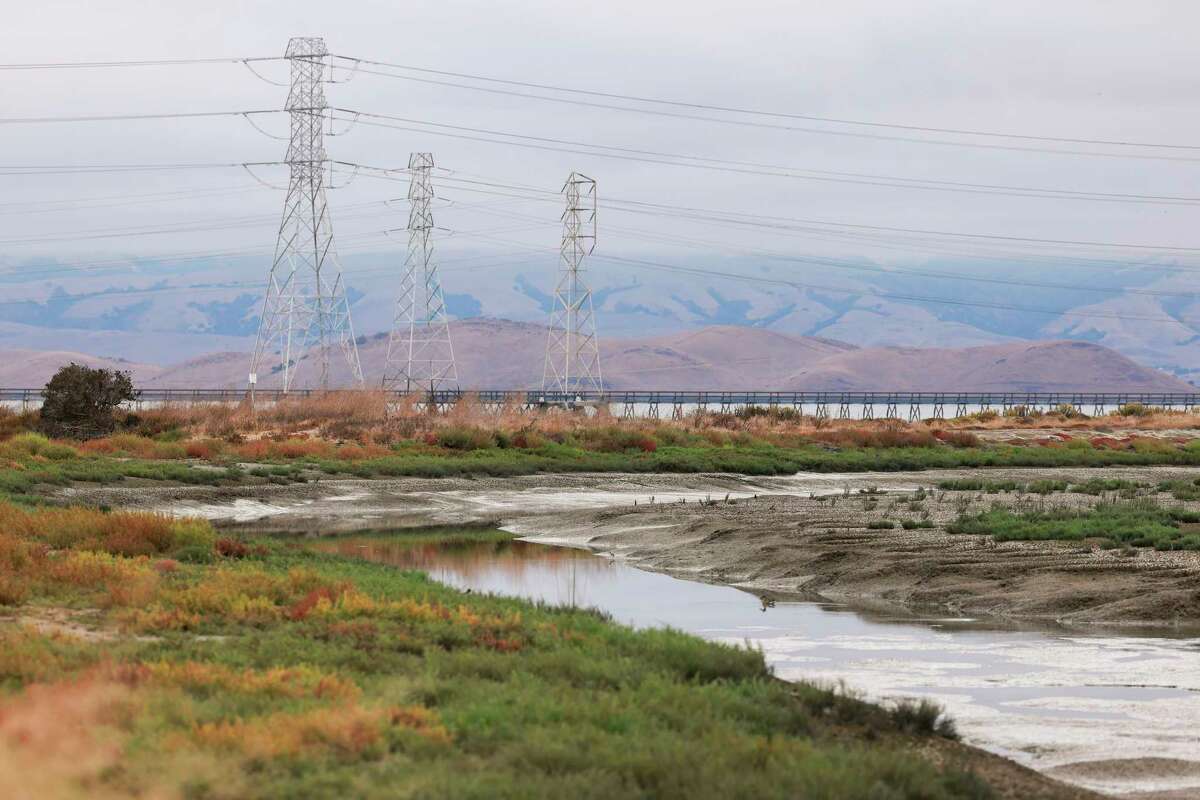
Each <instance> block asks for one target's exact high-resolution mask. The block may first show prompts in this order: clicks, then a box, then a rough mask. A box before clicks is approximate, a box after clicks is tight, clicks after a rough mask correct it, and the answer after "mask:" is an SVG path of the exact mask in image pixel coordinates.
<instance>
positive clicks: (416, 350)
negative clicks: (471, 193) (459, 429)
mask: <svg viewBox="0 0 1200 800" xmlns="http://www.w3.org/2000/svg"><path fill="white" fill-rule="evenodd" d="M408 169H409V173H410V176H411V177H410V182H409V184H408V200H409V211H408V255H407V256H406V257H405V259H404V278H403V280H401V282H400V293H399V295H398V296H397V298H396V313H395V316H394V317H393V319H392V332H391V335H390V336H389V337H388V350H387V361H386V362H385V363H384V367H383V387H384V388H385V389H402V390H404V391H406V392H412V391H428V392H436V391H440V390H442V389H457V388H458V368H457V367H456V366H455V364H454V346H453V345H452V344H451V342H450V326H449V324H448V323H447V320H446V302H445V299H444V298H443V296H442V284H441V282H440V281H439V280H438V272H437V262H435V261H434V259H433V239H432V232H433V209H432V207H431V204H432V201H433V183H432V181H430V172H431V171H432V170H433V154H432V153H413V154H412V155H410V156H409V159H408Z"/></svg>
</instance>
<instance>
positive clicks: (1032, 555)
mask: <svg viewBox="0 0 1200 800" xmlns="http://www.w3.org/2000/svg"><path fill="white" fill-rule="evenodd" d="M977 474H978V473H977V471H975V470H935V471H928V470H927V471H921V472H908V473H904V472H887V473H846V474H826V473H822V474H800V475H796V476H787V477H776V478H767V477H759V476H741V475H732V474H695V475H674V474H588V473H576V474H565V475H564V474H545V475H527V476H519V477H509V478H396V479H333V480H322V481H319V482H313V483H306V484H290V485H266V486H261V485H259V486H230V487H195V486H172V487H163V486H154V487H148V486H136V487H135V486H119V487H109V486H105V487H72V488H70V489H65V490H60V491H59V492H57V493H56V496H57V497H59V498H61V499H64V500H69V501H70V502H76V503H77V502H83V503H88V504H93V505H108V506H113V507H118V506H119V507H123V508H138V509H142V510H153V511H165V512H168V513H172V514H176V515H189V514H190V515H197V516H204V517H207V518H209V519H211V520H212V521H213V522H214V523H216V524H218V525H220V526H221V527H223V528H227V529H230V530H239V529H253V530H259V531H264V530H270V531H272V532H277V533H286V532H289V531H290V532H297V533H298V532H312V531H317V532H319V533H320V534H336V533H349V532H354V531H362V530H367V529H371V528H379V529H383V528H389V527H392V528H400V527H420V526H425V525H461V524H481V523H490V524H497V525H503V526H504V527H505V528H506V529H509V530H512V531H514V532H516V533H518V534H519V535H521V536H526V537H530V538H531V539H533V540H535V541H543V542H553V543H559V544H568V545H572V546H577V547H585V548H587V549H591V550H595V551H599V552H604V553H609V554H612V555H616V556H618V557H620V558H622V559H627V560H629V561H630V562H631V563H634V564H635V565H637V566H639V567H641V568H644V569H650V570H655V571H662V572H667V573H670V574H673V575H676V576H677V577H682V578H687V579H691V580H701V581H705V582H709V583H718V584H725V585H732V586H735V587H737V588H740V589H743V590H746V591H750V592H753V593H755V594H760V595H764V596H773V597H777V598H780V599H782V598H784V597H790V598H803V599H809V600H817V601H822V600H824V601H827V602H834V603H849V604H851V605H862V606H866V607H868V608H869V607H870V606H872V605H883V606H885V607H890V608H893V609H896V610H897V611H904V612H909V613H917V614H920V613H929V612H931V611H932V612H934V613H938V612H942V613H944V612H947V611H948V612H952V613H955V614H960V615H964V614H965V615H977V616H986V617H989V618H993V619H996V620H997V621H1004V620H1012V621H1014V622H1016V621H1024V622H1030V621H1032V622H1041V623H1049V624H1062V625H1066V626H1069V627H1081V626H1082V627H1092V626H1104V627H1110V628H1111V627H1122V628H1144V629H1155V632H1158V631H1160V630H1163V631H1170V630H1173V629H1189V628H1192V627H1196V628H1200V591H1197V590H1196V589H1195V586H1196V585H1197V582H1198V581H1200V552H1194V551H1170V552H1159V551H1155V550H1152V549H1146V548H1139V549H1138V550H1137V551H1136V554H1135V555H1133V556H1130V554H1129V553H1128V552H1125V553H1121V552H1120V551H1114V550H1102V549H1100V548H1099V547H1098V546H1096V545H1095V544H1094V543H1088V542H1070V541H1066V542H1064V541H1015V542H1002V543H998V542H993V541H992V540H991V538H990V537H983V536H969V535H962V534H949V533H946V532H945V530H944V526H945V524H946V523H947V522H948V521H949V520H950V519H952V518H953V517H954V516H955V515H956V514H957V513H958V512H959V511H961V510H962V509H963V508H972V509H979V508H984V507H987V506H989V505H991V504H993V503H1001V504H1012V503H1014V502H1017V496H1016V495H1013V494H1011V493H1010V494H982V493H980V492H973V491H969V492H956V491H940V490H937V491H932V492H931V491H930V489H931V487H934V486H936V484H937V482H938V481H939V480H945V479H948V478H957V477H968V476H973V475H977ZM1194 474H1195V471H1194V470H1187V469H1181V468H1171V467H1139V468H1124V469H1109V470H1106V471H1105V477H1113V478H1116V477H1120V478H1126V479H1132V480H1146V481H1150V482H1154V481H1158V480H1163V479H1167V478H1172V477H1178V476H1181V475H1189V476H1192V475H1194ZM1094 475H1095V473H1094V471H1092V470H1089V469H1088V468H1080V469H1073V470H1072V469H1058V468H1054V469H1049V468H1020V469H995V470H989V471H988V476H989V478H994V479H1017V480H1032V479H1038V478H1047V477H1055V478H1071V477H1072V476H1075V477H1084V478H1086V477H1093V476H1094ZM922 488H924V489H925V490H926V492H927V493H928V499H926V500H924V501H922V503H921V511H920V512H919V513H920V514H922V515H924V516H925V517H926V518H927V519H928V520H929V521H930V522H931V523H932V524H933V525H934V527H932V528H928V529H918V530H904V529H901V528H899V527H897V528H894V529H890V530H870V529H868V528H867V524H868V522H869V520H870V519H873V518H878V517H879V516H880V513H881V512H879V511H878V510H877V509H876V506H877V504H878V503H880V502H888V503H892V504H893V507H895V506H897V505H903V503H904V498H905V497H906V496H908V495H909V494H911V493H912V492H915V491H919V490H920V489H922ZM859 492H868V493H869V494H865V495H864V494H859ZM1056 497H1059V496H1057V495H1056ZM650 498H653V502H652V503H650V502H649V501H650ZM1097 500H1098V498H1097V497H1093V496H1086V495H1074V494H1071V495H1063V496H1062V497H1061V499H1060V502H1065V503H1068V504H1072V503H1073V504H1075V505H1088V504H1092V503H1095V502H1096V501H1097ZM1183 505H1186V504H1183ZM1195 505H1197V507H1200V504H1195ZM917 513H918V512H916V511H909V510H908V509H907V508H901V509H900V510H898V511H896V512H895V514H894V516H895V517H896V518H897V519H899V518H902V517H903V518H910V517H911V518H915V516H916V514H917Z"/></svg>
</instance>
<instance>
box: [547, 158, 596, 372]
mask: <svg viewBox="0 0 1200 800" xmlns="http://www.w3.org/2000/svg"><path fill="white" fill-rule="evenodd" d="M562 193H563V195H564V196H565V197H566V201H567V207H566V210H564V211H563V215H562V221H563V236H562V247H561V256H560V258H559V265H560V269H559V279H558V286H557V287H555V289H554V308H553V310H552V311H551V312H550V332H549V338H548V339H547V342H546V363H545V366H544V367H543V369H542V391H544V392H556V393H560V394H563V395H569V394H574V393H576V392H581V391H595V392H599V391H603V389H604V381H603V379H602V378H601V375H600V347H599V342H598V341H597V339H596V315H595V312H594V311H593V309H592V290H591V289H589V288H588V286H587V284H586V283H585V282H584V280H583V276H582V273H583V260H584V258H585V257H586V256H588V255H591V253H592V251H593V250H594V249H595V247H596V182H595V181H594V180H592V179H591V178H589V177H587V176H586V175H581V174H579V173H578V172H572V173H571V176H570V177H569V178H567V182H566V183H565V184H563V188H562Z"/></svg>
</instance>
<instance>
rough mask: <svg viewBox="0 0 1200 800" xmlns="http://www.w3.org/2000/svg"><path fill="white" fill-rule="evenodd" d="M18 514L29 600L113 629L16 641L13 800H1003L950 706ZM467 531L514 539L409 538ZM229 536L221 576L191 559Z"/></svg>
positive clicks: (329, 570) (10, 689) (4, 709)
mask: <svg viewBox="0 0 1200 800" xmlns="http://www.w3.org/2000/svg"><path fill="white" fill-rule="evenodd" d="M10 513H11V514H12V515H14V516H12V517H11V519H10V523H11V522H12V520H23V522H22V524H21V525H16V524H9V525H7V526H6V527H5V533H4V534H3V541H0V575H5V576H7V578H8V579H10V580H11V581H14V582H24V583H25V585H26V589H27V594H26V595H25V597H23V598H21V599H20V600H17V601H15V602H10V605H16V606H17V608H16V609H15V610H16V611H17V612H18V613H26V614H30V615H34V616H36V615H37V614H38V613H40V610H41V609H45V608H46V607H47V606H51V605H53V606H58V607H63V606H66V607H73V608H79V609H96V611H92V612H88V613H87V614H84V615H82V616H80V617H79V619H82V620H86V624H87V625H88V626H89V627H92V628H95V629H98V630H99V631H102V632H104V635H105V636H112V637H115V638H112V640H110V641H102V642H97V641H91V640H89V639H88V638H86V637H68V636H61V635H55V634H49V633H43V632H42V631H39V630H38V629H36V628H33V627H20V626H14V625H2V626H0V794H6V793H7V792H8V789H11V788H12V787H14V786H16V785H17V783H15V782H16V781H21V783H20V786H21V788H22V789H23V790H28V791H31V792H33V793H34V794H37V795H38V796H63V795H67V794H70V795H72V796H74V795H75V794H79V795H81V796H82V795H84V794H86V796H88V797H100V798H106V797H115V796H131V795H134V796H159V795H164V794H174V793H176V792H181V793H182V794H183V795H184V796H186V797H189V798H236V797H263V798H286V797H313V798H317V797H364V798H374V797H378V798H393V797H455V798H476V797H477V798H489V799H490V798H504V797H522V798H527V797H554V798H558V797H595V798H608V797H695V798H707V797H712V798H723V797H732V796H739V797H742V796H744V797H764V798H770V797H779V798H785V797H786V798H791V797H814V798H815V797H824V798H841V797H887V798H914V799H916V798H920V799H921V800H940V799H941V798H986V797H991V796H992V793H991V791H990V789H989V788H988V787H987V785H986V784H985V783H984V782H983V780H982V779H980V778H978V777H977V776H975V775H974V774H972V773H970V772H966V771H963V768H962V767H961V765H960V764H959V763H958V762H957V760H954V763H949V762H943V761H942V760H940V759H935V760H927V759H926V758H925V757H924V756H922V755H919V753H923V752H925V751H926V750H927V749H928V747H929V745H928V744H926V743H927V742H928V741H929V740H928V739H924V740H922V739H921V738H920V737H928V736H931V735H938V736H953V726H952V725H951V724H950V723H949V722H948V721H947V720H946V719H945V717H944V716H943V715H942V713H941V710H940V709H939V708H938V707H937V706H936V705H934V704H931V703H928V702H921V703H916V702H910V703H902V704H899V705H897V706H894V707H892V708H883V707H880V706H876V705H871V704H868V703H864V702H862V701H860V700H857V699H855V698H853V697H850V696H847V694H846V693H844V692H840V691H835V690H831V689H827V688H822V687H817V686H813V685H807V684H802V683H801V684H789V683H784V682H782V681H778V680H776V679H775V678H773V676H772V675H771V673H770V671H769V669H768V668H767V667H766V665H765V663H764V661H763V657H762V655H761V653H759V652H756V651H753V650H748V649H744V648H740V647H733V646H728V645H723V644H716V643H709V642H704V641H702V640H700V639H697V638H694V637H692V636H689V635H685V634H683V633H680V632H677V631H672V630H643V631H635V630H632V629H630V628H626V627H624V626H621V625H617V624H614V623H612V622H611V621H609V620H607V619H606V618H604V617H603V616H602V615H600V614H598V613H596V612H592V611H587V610H579V609H568V608H557V607H547V606H540V605H533V604H530V603H526V602H522V601H519V600H515V599H509V598H502V597H493V596H481V595H474V594H464V593H461V592H459V591H456V590H453V589H451V588H449V587H446V586H443V585H440V584H438V583H435V582H433V581H431V580H429V579H428V578H426V577H425V576H424V575H422V574H419V573H414V572H403V571H398V570H396V569H393V568H390V567H387V566H384V565H380V564H374V563H369V562H365V561H358V560H351V559H346V558H342V557H338V556H336V555H331V554H327V553H320V552H314V551H312V550H310V549H308V548H306V547H305V545H304V543H303V542H301V541H295V540H293V541H287V542H281V541H273V540H261V541H256V540H249V541H240V540H228V539H227V540H220V539H217V540H215V541H214V535H213V534H212V531H211V529H209V528H208V526H207V525H206V524H205V523H202V522H190V523H186V524H182V525H181V526H176V525H177V524H176V523H170V522H169V521H166V520H165V519H164V518H161V517H156V516H153V515H137V514H133V513H130V514H127V515H126V516H127V517H128V519H126V520H124V522H123V524H121V525H116V526H113V525H109V526H108V527H107V528H105V527H104V526H105V525H106V524H107V523H106V522H105V517H106V516H111V515H104V514H103V513H102V512H98V511H92V510H79V509H65V510H61V512H60V511H57V510H51V511H41V510H36V511H20V510H14V511H12V512H10ZM60 513H62V514H74V515H82V516H79V518H78V519H77V520H75V523H77V524H72V525H64V524H59V523H63V522H64V519H60V518H59V517H56V516H55V515H56V514H60ZM139 518H140V519H139ZM88 526H91V527H92V528H95V529H96V530H97V531H101V532H103V530H109V531H110V532H112V531H117V530H132V531H136V533H130V534H127V535H125V536H123V537H118V538H117V539H115V540H113V539H110V538H106V537H105V536H104V535H99V534H97V535H91V534H88V535H78V534H77V533H71V532H70V531H74V530H75V528H76V527H79V528H81V529H82V528H87V527H88ZM164 526H166V527H165V528H164ZM172 526H176V527H172ZM64 531H67V533H64ZM164 532H165V533H164ZM447 534H448V535H450V536H466V537H481V536H499V535H501V534H498V533H497V532H494V531H491V532H488V531H483V530H468V531H460V532H454V531H423V532H418V533H416V534H405V535H404V538H405V540H406V541H412V542H420V541H422V540H423V539H425V540H430V539H435V538H437V537H441V536H443V535H447ZM55 536H62V537H63V538H62V542H61V543H62V545H63V549H60V550H57V551H50V550H48V549H46V548H45V547H43V545H45V544H47V543H48V542H49V541H50V539H51V538H53V537H55ZM206 543H207V544H209V545H210V547H211V550H210V553H209V558H208V560H207V562H208V563H180V562H179V561H178V560H176V559H173V558H170V557H168V556H170V555H179V554H181V553H182V552H183V551H185V550H188V549H192V550H196V549H199V548H203V547H204V546H205V545H206ZM122 548H124V549H122ZM130 548H132V549H130ZM126 551H129V552H133V551H136V552H139V553H141V554H139V555H127V554H124V553H125V552H126ZM80 624H81V623H80ZM28 720H38V723H37V725H36V726H35V727H22V726H25V725H28V724H29V723H28V722H27V721H28ZM30 731H32V732H30ZM22 732H24V733H22ZM16 764H21V765H22V769H20V770H18V769H16V768H15V765H16ZM30 781H36V783H30ZM6 787H7V788H6ZM31 787H32V788H31ZM85 787H86V788H85Z"/></svg>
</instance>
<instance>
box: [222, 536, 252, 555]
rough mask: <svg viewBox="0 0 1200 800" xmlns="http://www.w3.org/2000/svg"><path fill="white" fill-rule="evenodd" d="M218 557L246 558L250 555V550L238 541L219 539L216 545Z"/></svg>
mask: <svg viewBox="0 0 1200 800" xmlns="http://www.w3.org/2000/svg"><path fill="white" fill-rule="evenodd" d="M215 548H216V551H217V555H219V556H221V557H222V558H245V557H246V556H248V555H250V548H249V547H247V546H246V545H245V544H244V543H242V542H239V541H238V540H237V539H230V538H228V537H227V538H224V539H217V543H216V545H215Z"/></svg>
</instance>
